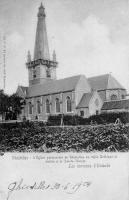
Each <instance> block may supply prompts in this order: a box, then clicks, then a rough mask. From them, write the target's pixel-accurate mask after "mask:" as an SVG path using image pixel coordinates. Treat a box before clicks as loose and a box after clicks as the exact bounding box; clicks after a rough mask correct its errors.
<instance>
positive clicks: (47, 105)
mask: <svg viewBox="0 0 129 200" xmlns="http://www.w3.org/2000/svg"><path fill="white" fill-rule="evenodd" d="M46 113H50V103H49V100H48V99H47V100H46Z"/></svg>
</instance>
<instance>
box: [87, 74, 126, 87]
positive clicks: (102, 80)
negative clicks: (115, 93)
mask: <svg viewBox="0 0 129 200" xmlns="http://www.w3.org/2000/svg"><path fill="white" fill-rule="evenodd" d="M88 81H89V83H90V85H91V87H92V89H94V90H106V89H125V88H124V87H123V86H122V85H121V84H120V83H119V82H118V81H117V80H116V79H115V78H114V77H113V76H112V75H111V74H104V75H100V76H94V77H90V78H88Z"/></svg>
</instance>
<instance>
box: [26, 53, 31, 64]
mask: <svg viewBox="0 0 129 200" xmlns="http://www.w3.org/2000/svg"><path fill="white" fill-rule="evenodd" d="M27 62H31V54H30V51H28V55H27Z"/></svg>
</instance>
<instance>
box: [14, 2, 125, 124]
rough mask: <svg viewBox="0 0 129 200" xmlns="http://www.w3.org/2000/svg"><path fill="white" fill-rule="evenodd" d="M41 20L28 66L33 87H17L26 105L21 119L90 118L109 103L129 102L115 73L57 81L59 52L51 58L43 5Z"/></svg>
mask: <svg viewBox="0 0 129 200" xmlns="http://www.w3.org/2000/svg"><path fill="white" fill-rule="evenodd" d="M37 17H38V21H37V30H36V38H35V47H34V56H33V58H32V57H31V54H30V52H28V56H27V63H26V67H27V69H28V79H29V86H28V87H25V86H18V88H17V94H18V95H19V96H21V97H23V98H24V99H25V102H26V104H25V106H24V109H23V110H22V113H21V116H20V117H21V119H23V118H24V117H25V118H26V119H28V120H36V119H37V120H43V121H45V120H47V118H48V116H49V115H58V114H67V115H79V116H82V117H89V116H91V115H94V114H99V113H100V112H101V108H102V107H103V104H104V103H105V102H112V101H113V102H114V101H123V100H125V98H126V89H125V88H124V87H123V86H122V85H121V84H120V83H119V82H118V81H117V80H116V79H115V78H114V77H113V76H112V75H111V74H104V75H100V76H95V77H90V78H86V77H85V75H77V76H72V77H67V78H63V79H57V74H56V69H57V66H58V62H57V60H56V53H55V51H54V52H53V55H52V60H51V59H50V53H49V45H48V38H47V30H46V21H45V18H46V15H45V8H44V6H43V5H42V3H41V5H40V7H39V10H38V15H37Z"/></svg>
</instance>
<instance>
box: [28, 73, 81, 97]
mask: <svg viewBox="0 0 129 200" xmlns="http://www.w3.org/2000/svg"><path fill="white" fill-rule="evenodd" d="M81 76H84V75H78V76H72V77H68V78H64V79H59V80H50V81H46V82H44V83H43V84H37V85H32V86H31V87H28V90H27V97H34V96H40V95H48V94H54V93H59V92H65V91H72V90H74V89H75V87H76V85H77V83H78V81H79V80H80V78H81Z"/></svg>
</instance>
